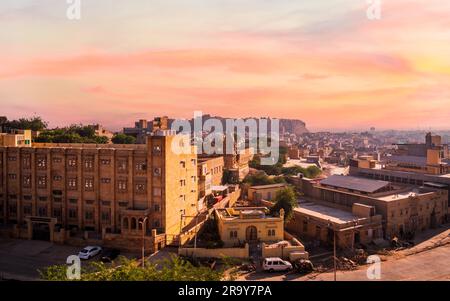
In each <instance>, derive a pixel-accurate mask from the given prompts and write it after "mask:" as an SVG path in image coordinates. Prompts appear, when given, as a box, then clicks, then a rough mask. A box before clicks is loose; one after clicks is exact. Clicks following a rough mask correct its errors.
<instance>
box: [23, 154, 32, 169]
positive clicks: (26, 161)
mask: <svg viewBox="0 0 450 301" xmlns="http://www.w3.org/2000/svg"><path fill="white" fill-rule="evenodd" d="M22 167H23V168H24V169H30V167H31V158H30V156H25V157H23V158H22Z"/></svg>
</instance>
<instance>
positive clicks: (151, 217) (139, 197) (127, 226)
mask: <svg viewBox="0 0 450 301" xmlns="http://www.w3.org/2000/svg"><path fill="white" fill-rule="evenodd" d="M176 137H178V136H175V135H173V134H172V133H169V132H159V133H156V134H154V135H152V136H149V137H148V139H147V144H144V145H93V144H47V143H35V144H33V145H32V146H31V147H17V146H2V147H0V170H1V173H0V222H2V223H4V224H16V225H17V226H18V227H27V226H28V233H29V235H28V236H29V237H28V238H32V237H33V236H34V234H35V233H36V228H38V226H39V225H42V224H44V225H45V226H46V227H44V230H45V228H47V229H48V231H49V232H50V236H49V237H50V239H51V238H52V233H53V231H54V230H55V229H59V228H61V229H65V230H72V231H77V230H78V231H92V232H95V233H104V232H107V233H118V234H121V235H122V236H132V235H141V233H142V230H148V231H144V232H145V233H147V232H150V230H151V229H156V230H157V232H158V233H164V234H165V235H166V237H167V240H168V241H171V240H175V239H177V236H178V235H179V233H180V231H181V229H182V228H183V227H184V225H185V224H187V223H189V222H190V219H191V218H190V217H192V216H194V215H195V214H196V213H197V201H198V191H197V189H198V186H197V185H198V184H197V156H196V152H195V148H194V147H193V146H190V145H189V146H188V147H190V148H192V151H191V152H190V153H188V154H183V153H181V154H179V152H177V151H174V149H173V145H172V144H174V145H177V144H176V143H173V142H174V139H176ZM145 218H147V219H146V222H145V223H144V222H143V221H144V220H145ZM142 225H144V226H145V229H142Z"/></svg>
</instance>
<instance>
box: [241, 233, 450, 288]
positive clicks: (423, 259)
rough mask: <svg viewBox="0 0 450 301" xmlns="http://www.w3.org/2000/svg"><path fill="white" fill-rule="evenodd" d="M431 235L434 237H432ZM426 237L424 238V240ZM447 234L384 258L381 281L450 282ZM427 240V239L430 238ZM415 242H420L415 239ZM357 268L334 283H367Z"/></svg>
mask: <svg viewBox="0 0 450 301" xmlns="http://www.w3.org/2000/svg"><path fill="white" fill-rule="evenodd" d="M433 232H434V233H433ZM427 235H429V236H428V237H426V236H427ZM449 235H450V230H449V229H448V227H447V230H445V231H443V230H442V229H438V230H434V231H431V230H430V231H428V232H426V233H423V234H422V236H423V237H426V238H427V239H426V240H423V241H422V242H421V243H419V244H417V245H416V246H414V247H412V248H410V249H405V250H402V251H397V252H395V253H394V255H391V256H386V257H385V259H386V260H385V261H382V262H381V279H380V280H381V281H390V280H392V281H399V280H416V281H420V280H450V259H449V258H450V236H449ZM430 236H431V237H430ZM418 239H421V237H419V238H418ZM368 267H369V266H368V265H367V266H360V267H359V268H358V269H357V270H353V271H338V272H337V280H338V281H368V280H369V279H368V278H367V268H368ZM239 280H260V281H261V280H262V281H283V280H288V281H311V280H316V281H333V280H334V273H333V272H326V273H311V274H309V275H305V276H301V275H299V274H296V273H274V274H269V273H266V272H257V273H251V274H248V275H245V276H243V277H240V278H239Z"/></svg>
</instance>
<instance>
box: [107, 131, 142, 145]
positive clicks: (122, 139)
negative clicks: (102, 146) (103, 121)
mask: <svg viewBox="0 0 450 301" xmlns="http://www.w3.org/2000/svg"><path fill="white" fill-rule="evenodd" d="M111 141H112V143H114V144H135V143H136V138H135V137H133V136H130V135H125V134H121V133H119V134H116V135H114V137H113V138H112V139H111Z"/></svg>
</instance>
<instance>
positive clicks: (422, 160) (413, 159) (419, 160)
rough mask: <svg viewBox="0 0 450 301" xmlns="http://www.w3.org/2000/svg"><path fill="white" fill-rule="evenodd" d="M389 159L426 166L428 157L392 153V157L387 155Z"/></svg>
mask: <svg viewBox="0 0 450 301" xmlns="http://www.w3.org/2000/svg"><path fill="white" fill-rule="evenodd" d="M387 159H388V160H389V161H392V162H398V163H406V164H414V165H417V166H426V165H427V157H419V156H397V155H392V156H390V157H387Z"/></svg>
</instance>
